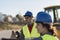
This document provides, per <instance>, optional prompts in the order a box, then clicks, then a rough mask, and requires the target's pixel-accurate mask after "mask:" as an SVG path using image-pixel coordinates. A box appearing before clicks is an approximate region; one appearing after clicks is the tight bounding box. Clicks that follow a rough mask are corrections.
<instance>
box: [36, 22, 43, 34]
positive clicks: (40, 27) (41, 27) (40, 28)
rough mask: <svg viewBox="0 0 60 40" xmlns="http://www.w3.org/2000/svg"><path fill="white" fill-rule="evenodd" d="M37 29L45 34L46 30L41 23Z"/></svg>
mask: <svg viewBox="0 0 60 40" xmlns="http://www.w3.org/2000/svg"><path fill="white" fill-rule="evenodd" d="M36 28H37V31H38V33H43V32H44V28H43V25H42V24H41V23H37V26H36Z"/></svg>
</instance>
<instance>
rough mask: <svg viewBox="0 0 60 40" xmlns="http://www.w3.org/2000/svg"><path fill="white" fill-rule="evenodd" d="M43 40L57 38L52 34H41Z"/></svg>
mask: <svg viewBox="0 0 60 40" xmlns="http://www.w3.org/2000/svg"><path fill="white" fill-rule="evenodd" d="M42 39H43V40H57V39H56V38H55V37H54V36H52V35H48V34H45V35H43V36H42Z"/></svg>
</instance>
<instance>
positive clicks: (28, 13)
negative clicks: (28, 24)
mask: <svg viewBox="0 0 60 40" xmlns="http://www.w3.org/2000/svg"><path fill="white" fill-rule="evenodd" d="M25 16H29V17H31V16H33V14H32V12H30V11H27V12H26V13H25V15H24V17H25Z"/></svg>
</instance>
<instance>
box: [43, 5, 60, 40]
mask: <svg viewBox="0 0 60 40" xmlns="http://www.w3.org/2000/svg"><path fill="white" fill-rule="evenodd" d="M44 11H45V12H47V13H49V15H51V18H52V23H53V27H52V28H53V30H54V32H55V35H56V36H57V37H58V38H59V40H60V5H54V6H48V7H45V8H44Z"/></svg>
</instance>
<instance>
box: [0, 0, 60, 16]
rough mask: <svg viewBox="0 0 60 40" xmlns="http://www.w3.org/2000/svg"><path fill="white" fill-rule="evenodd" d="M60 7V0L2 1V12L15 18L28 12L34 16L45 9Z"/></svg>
mask: <svg viewBox="0 0 60 40" xmlns="http://www.w3.org/2000/svg"><path fill="white" fill-rule="evenodd" d="M51 5H60V1H59V0H0V12H2V13H3V14H7V15H12V16H15V15H16V14H21V15H24V14H25V12H26V11H31V12H32V13H33V15H34V16H36V14H37V13H38V12H39V11H43V8H44V7H47V6H51Z"/></svg>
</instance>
